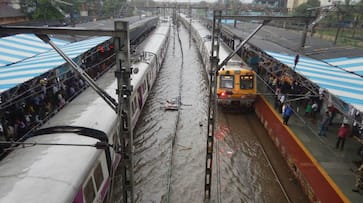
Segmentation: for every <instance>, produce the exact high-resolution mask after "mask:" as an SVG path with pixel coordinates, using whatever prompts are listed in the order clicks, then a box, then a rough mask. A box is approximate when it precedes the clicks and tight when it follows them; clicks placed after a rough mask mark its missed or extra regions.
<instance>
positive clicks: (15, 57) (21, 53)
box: [0, 34, 69, 67]
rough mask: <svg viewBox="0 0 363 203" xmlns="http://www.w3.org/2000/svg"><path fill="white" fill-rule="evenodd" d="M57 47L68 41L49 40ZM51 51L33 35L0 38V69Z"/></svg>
mask: <svg viewBox="0 0 363 203" xmlns="http://www.w3.org/2000/svg"><path fill="white" fill-rule="evenodd" d="M51 39H52V41H53V42H54V43H55V44H56V45H57V46H63V45H66V44H69V42H68V41H65V40H60V39H55V38H51ZM50 49H52V47H50V46H49V45H48V44H46V43H44V42H43V41H42V40H41V39H39V38H38V37H37V36H35V35H34V34H18V35H12V36H8V37H2V38H0V67H1V66H6V65H10V64H13V63H17V62H19V61H22V60H24V59H27V58H30V57H33V56H35V55H38V54H40V53H44V52H46V51H49V50H50Z"/></svg>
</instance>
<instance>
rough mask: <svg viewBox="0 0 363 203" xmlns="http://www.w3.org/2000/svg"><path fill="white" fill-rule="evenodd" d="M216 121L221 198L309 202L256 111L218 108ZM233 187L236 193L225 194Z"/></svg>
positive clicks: (231, 200) (232, 189)
mask: <svg viewBox="0 0 363 203" xmlns="http://www.w3.org/2000/svg"><path fill="white" fill-rule="evenodd" d="M217 122H218V131H217V140H218V142H219V146H220V147H219V149H216V151H217V152H219V154H220V155H219V156H220V158H221V160H220V164H218V163H217V166H216V167H219V168H220V174H221V175H220V176H221V180H220V181H218V180H217V181H216V182H220V184H221V185H222V188H223V186H225V189H224V190H223V189H222V190H221V193H222V194H221V196H222V198H221V199H224V200H226V198H227V201H223V202H235V201H237V199H238V198H240V197H242V198H243V199H238V200H242V201H244V202H247V201H253V202H272V201H273V202H288V203H289V202H308V199H307V197H306V196H305V195H304V193H303V191H302V188H301V187H300V185H299V184H298V182H297V181H296V180H295V178H294V176H293V174H292V173H291V172H290V170H289V168H288V166H287V164H286V162H285V160H284V159H283V158H282V156H281V155H280V153H279V152H278V150H277V148H276V147H275V146H274V143H273V142H272V140H271V138H270V137H269V136H268V135H267V132H266V131H265V130H264V128H263V126H262V124H261V123H260V122H259V120H258V119H257V117H256V115H254V114H253V113H245V112H241V113H232V112H225V111H222V110H219V111H218V121H217ZM216 177H218V175H217V176H216ZM229 182H231V183H233V184H231V185H234V188H233V187H229V186H226V185H228V183H229ZM235 190H236V191H238V192H239V193H240V194H239V197H237V196H238V195H237V196H236V197H226V195H225V194H230V193H232V192H233V191H235ZM245 191H248V192H245ZM223 193H225V194H223ZM256 194H257V195H256Z"/></svg>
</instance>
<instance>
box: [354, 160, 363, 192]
mask: <svg viewBox="0 0 363 203" xmlns="http://www.w3.org/2000/svg"><path fill="white" fill-rule="evenodd" d="M362 188H363V164H361V165H360V167H359V168H358V170H357V171H356V172H355V188H354V189H352V191H353V192H359V190H360V189H362Z"/></svg>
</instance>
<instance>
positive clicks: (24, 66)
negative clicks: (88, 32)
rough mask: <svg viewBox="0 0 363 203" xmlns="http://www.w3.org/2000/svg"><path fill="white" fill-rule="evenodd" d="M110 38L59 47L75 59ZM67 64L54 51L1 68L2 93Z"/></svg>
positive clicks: (97, 38) (93, 39) (99, 38)
mask: <svg viewBox="0 0 363 203" xmlns="http://www.w3.org/2000/svg"><path fill="white" fill-rule="evenodd" d="M108 39H110V37H96V38H92V39H87V40H83V41H79V42H74V43H71V44H65V45H62V46H58V47H59V48H60V49H61V50H62V51H63V52H64V53H65V54H66V55H67V56H68V57H70V58H72V59H75V58H77V57H78V56H80V55H81V54H82V53H84V52H86V51H88V50H90V49H92V48H93V47H95V46H97V45H99V44H101V43H103V42H105V41H107V40H108ZM64 63H66V62H65V61H64V59H63V58H62V57H61V56H59V54H58V53H57V52H56V51H54V50H53V49H52V50H48V51H47V52H45V53H41V54H38V55H36V56H34V57H31V58H27V59H24V60H23V61H20V62H18V63H15V64H11V65H8V66H2V67H0V92H4V91H6V90H8V89H10V88H12V87H15V86H16V85H18V84H21V83H24V82H26V81H28V80H30V79H32V78H34V77H37V76H40V75H41V74H43V73H45V72H47V71H49V70H52V69H54V68H56V67H59V66H61V65H63V64H64Z"/></svg>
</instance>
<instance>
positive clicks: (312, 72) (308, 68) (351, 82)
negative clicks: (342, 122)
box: [266, 51, 363, 111]
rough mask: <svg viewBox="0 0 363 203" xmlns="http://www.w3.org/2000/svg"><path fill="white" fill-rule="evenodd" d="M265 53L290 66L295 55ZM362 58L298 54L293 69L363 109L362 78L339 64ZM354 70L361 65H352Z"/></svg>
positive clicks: (359, 60) (358, 61) (354, 61)
mask: <svg viewBox="0 0 363 203" xmlns="http://www.w3.org/2000/svg"><path fill="white" fill-rule="evenodd" d="M266 53H267V54H269V55H270V56H272V57H274V58H275V59H277V60H279V61H280V62H282V63H284V64H286V65H287V66H289V67H290V68H292V67H293V66H294V60H295V56H293V55H288V54H283V53H277V52H271V51H266ZM360 62H362V63H363V58H355V59H349V58H336V59H328V60H326V61H318V60H315V59H312V58H309V57H306V56H300V59H299V63H298V64H297V66H296V68H295V71H296V72H298V73H299V74H301V75H303V76H304V77H306V78H307V79H309V80H310V81H312V82H314V83H316V84H317V85H319V86H320V87H322V88H325V89H327V90H328V91H329V92H330V93H332V94H334V95H336V96H338V97H339V98H340V99H341V100H343V101H344V102H346V103H348V104H351V105H353V106H354V107H355V108H357V109H359V110H360V111H363V78H362V77H359V76H357V75H355V74H352V73H349V72H347V71H345V70H348V69H350V68H351V67H348V68H345V67H343V68H340V67H339V66H340V65H347V64H358V63H360ZM354 67H355V68H356V70H359V69H363V67H362V65H354Z"/></svg>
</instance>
